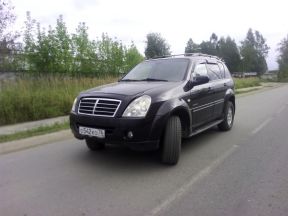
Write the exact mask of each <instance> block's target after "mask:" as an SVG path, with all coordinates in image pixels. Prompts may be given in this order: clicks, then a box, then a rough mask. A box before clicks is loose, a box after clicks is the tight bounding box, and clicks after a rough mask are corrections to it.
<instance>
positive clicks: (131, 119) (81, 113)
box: [70, 54, 235, 164]
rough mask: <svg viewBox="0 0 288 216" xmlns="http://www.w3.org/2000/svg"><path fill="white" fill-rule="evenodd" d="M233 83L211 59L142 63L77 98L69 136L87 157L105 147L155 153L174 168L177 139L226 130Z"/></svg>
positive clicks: (184, 57)
mask: <svg viewBox="0 0 288 216" xmlns="http://www.w3.org/2000/svg"><path fill="white" fill-rule="evenodd" d="M234 114H235V95H234V82H233V79H232V78H231V75H230V72H229V70H228V69H227V67H226V65H225V63H224V62H223V61H222V60H221V59H220V58H218V57H216V56H209V55H204V54H185V55H177V56H169V57H163V58H157V59H150V60H146V61H144V62H142V63H140V64H138V65H137V66H136V67H135V68H134V69H132V70H131V71H130V72H129V73H128V74H127V75H125V76H124V77H123V78H122V79H120V80H119V81H118V82H117V83H112V84H108V85H104V86H100V87H97V88H93V89H90V90H87V91H84V92H82V93H80V95H79V96H78V97H77V98H76V99H75V101H74V104H73V107H72V111H71V114H70V126H71V129H72V132H73V134H74V136H75V137H76V138H78V139H85V140H86V144H87V146H88V148H89V149H90V150H92V151H95V150H99V149H103V148H104V147H105V143H109V144H120V145H126V146H128V147H130V148H131V149H135V150H156V149H159V148H160V150H161V159H162V162H164V163H167V164H176V163H177V162H178V159H179V156H180V150H181V140H182V138H188V137H191V136H193V135H195V134H198V133H200V132H202V131H204V130H206V129H208V128H211V127H213V126H215V125H218V127H219V129H220V130H223V131H227V130H230V129H231V127H232V125H233V120H234Z"/></svg>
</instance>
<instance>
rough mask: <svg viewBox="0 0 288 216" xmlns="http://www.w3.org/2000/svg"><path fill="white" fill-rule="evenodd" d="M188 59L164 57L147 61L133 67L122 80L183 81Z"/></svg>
mask: <svg viewBox="0 0 288 216" xmlns="http://www.w3.org/2000/svg"><path fill="white" fill-rule="evenodd" d="M188 63H189V60H188V59H163V60H152V61H145V62H142V63H140V64H138V65H137V66H136V67H135V68H133V69H132V70H131V71H130V72H129V73H128V74H127V75H126V76H125V77H123V79H122V81H125V80H135V81H141V80H145V79H148V80H149V79H151V81H152V79H155V80H167V81H181V80H183V79H184V76H185V74H186V71H187V67H188Z"/></svg>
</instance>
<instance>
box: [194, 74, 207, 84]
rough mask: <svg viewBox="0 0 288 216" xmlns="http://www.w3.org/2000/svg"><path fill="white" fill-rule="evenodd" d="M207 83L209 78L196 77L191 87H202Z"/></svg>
mask: <svg viewBox="0 0 288 216" xmlns="http://www.w3.org/2000/svg"><path fill="white" fill-rule="evenodd" d="M208 82H209V77H207V76H196V77H195V78H194V80H193V82H192V83H193V86H197V85H202V84H205V83H208Z"/></svg>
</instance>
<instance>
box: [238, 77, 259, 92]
mask: <svg viewBox="0 0 288 216" xmlns="http://www.w3.org/2000/svg"><path fill="white" fill-rule="evenodd" d="M234 82H235V87H236V89H240V88H248V87H254V86H260V85H261V80H260V79H259V78H258V77H250V78H241V79H240V78H234Z"/></svg>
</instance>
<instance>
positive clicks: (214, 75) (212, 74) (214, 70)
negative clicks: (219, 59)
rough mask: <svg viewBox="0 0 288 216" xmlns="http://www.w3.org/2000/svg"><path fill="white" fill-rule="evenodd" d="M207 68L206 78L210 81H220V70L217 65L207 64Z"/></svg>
mask: <svg viewBox="0 0 288 216" xmlns="http://www.w3.org/2000/svg"><path fill="white" fill-rule="evenodd" d="M207 67H208V76H209V78H210V80H218V79H222V76H221V72H220V68H219V66H218V64H211V63H209V64H207Z"/></svg>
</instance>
